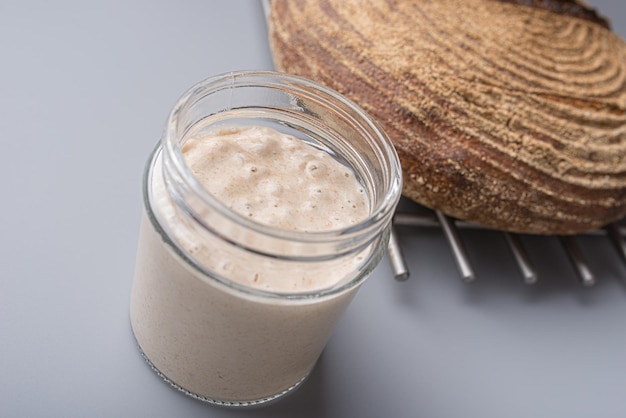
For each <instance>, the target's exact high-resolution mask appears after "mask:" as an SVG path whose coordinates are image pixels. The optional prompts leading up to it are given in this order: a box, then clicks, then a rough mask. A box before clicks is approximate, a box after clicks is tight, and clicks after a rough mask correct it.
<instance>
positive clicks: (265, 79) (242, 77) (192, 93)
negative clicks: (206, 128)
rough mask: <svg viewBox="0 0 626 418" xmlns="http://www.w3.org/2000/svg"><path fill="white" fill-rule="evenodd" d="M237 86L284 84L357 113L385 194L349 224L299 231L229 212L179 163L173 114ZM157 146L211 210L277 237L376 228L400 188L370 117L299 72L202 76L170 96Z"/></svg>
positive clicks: (324, 236)
mask: <svg viewBox="0 0 626 418" xmlns="http://www.w3.org/2000/svg"><path fill="white" fill-rule="evenodd" d="M238 85H245V86H247V87H251V86H253V87H266V88H274V89H281V90H284V89H285V88H286V87H287V88H290V89H293V90H295V91H299V92H306V93H307V94H312V93H313V94H316V95H317V96H319V97H320V98H324V100H325V101H326V102H328V103H330V102H331V101H336V102H337V103H340V104H341V106H345V107H346V108H347V109H348V110H349V111H350V112H353V113H354V114H355V115H357V117H358V120H357V121H356V122H358V123H359V124H360V125H361V126H363V127H366V128H367V129H368V131H369V132H371V133H372V134H373V135H374V136H375V137H376V139H377V140H378V141H379V143H380V144H381V145H382V147H381V149H380V152H381V153H383V154H384V155H383V157H384V158H385V160H386V161H387V164H388V170H389V175H388V176H387V180H388V184H386V185H385V186H386V190H385V194H384V197H383V198H382V199H381V200H380V203H379V204H378V205H376V207H375V208H374V209H373V210H372V211H371V212H370V214H369V215H368V216H367V217H366V218H365V219H363V220H361V221H359V222H357V223H355V224H354V225H350V226H346V227H343V228H338V229H333V230H323V231H307V232H304V231H294V230H286V229H280V228H275V227H272V226H270V225H266V224H263V223H260V222H256V221H254V220H251V219H249V218H248V217H245V216H243V215H242V214H240V213H237V212H235V211H233V210H232V209H230V208H228V207H227V206H226V205H225V204H223V203H222V202H221V201H219V200H218V199H217V198H215V197H214V196H213V195H212V194H211V193H209V192H208V191H207V190H206V188H204V187H203V186H202V185H201V184H200V182H199V181H198V180H197V179H196V178H195V176H194V175H193V173H192V171H191V169H190V168H189V167H188V166H187V165H186V164H185V162H184V159H183V153H182V148H181V146H180V142H179V141H178V140H177V138H178V118H179V115H180V114H181V113H182V112H183V111H184V110H185V108H186V107H187V106H188V105H189V103H191V102H193V101H194V100H196V99H198V98H201V97H204V96H206V95H208V94H210V93H211V92H212V91H215V90H216V89H223V88H233V87H237V86H238ZM344 116H345V115H344ZM162 147H163V149H164V152H165V154H167V155H168V157H169V159H170V161H171V162H172V167H171V168H172V169H173V170H175V171H176V172H177V174H178V175H179V176H181V177H183V178H185V179H187V180H188V181H189V186H190V188H191V189H192V191H193V193H195V194H196V195H197V196H199V197H200V199H201V200H202V201H203V202H204V203H206V204H208V205H210V206H211V207H212V209H214V210H217V211H218V212H219V213H220V216H223V217H224V218H225V219H229V220H231V221H234V222H237V223H239V224H241V225H244V226H245V227H247V228H249V229H250V230H253V231H255V232H257V233H261V234H263V235H266V236H271V237H277V238H280V239H283V240H297V241H299V242H307V243H322V242H328V241H332V240H335V239H336V238H337V237H338V236H342V237H345V236H350V235H355V234H356V235H359V234H362V233H366V231H367V230H371V229H372V228H376V226H377V225H380V223H382V222H385V221H386V220H387V219H388V218H389V217H390V216H391V215H392V212H393V210H394V209H395V206H396V204H397V202H398V199H399V197H400V194H401V190H402V174H401V168H400V161H399V158H398V155H397V153H396V151H395V148H394V146H393V144H392V143H391V141H390V140H389V138H388V137H387V135H386V134H385V132H384V131H383V130H382V128H381V127H380V126H379V125H378V123H376V121H375V120H374V119H372V118H371V117H370V116H369V115H368V114H367V113H366V112H365V111H364V110H363V109H362V108H361V107H360V106H358V105H357V104H356V103H354V102H353V101H351V100H350V99H348V98H347V97H345V96H343V95H341V94H340V93H338V92H336V91H335V90H333V89H331V88H329V87H326V86H324V85H322V84H320V83H317V82H315V81H312V80H309V79H306V78H304V77H300V76H296V75H291V74H286V73H281V72H277V71H270V70H241V71H231V72H228V73H223V74H220V75H216V76H213V77H210V78H207V79H205V80H203V81H200V82H199V83H197V84H195V85H194V86H192V87H191V88H189V89H188V90H187V91H186V92H185V93H184V94H183V95H182V96H181V97H180V98H179V99H178V100H177V101H176V103H175V105H174V107H173V109H172V111H171V112H170V114H169V116H168V118H167V121H166V126H165V131H164V135H163V137H162Z"/></svg>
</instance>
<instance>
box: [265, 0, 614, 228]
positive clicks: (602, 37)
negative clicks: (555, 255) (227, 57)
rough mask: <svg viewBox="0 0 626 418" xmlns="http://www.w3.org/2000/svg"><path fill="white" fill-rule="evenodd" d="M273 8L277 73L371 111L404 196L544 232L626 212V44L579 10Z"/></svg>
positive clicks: (417, 1) (329, 0) (447, 5)
mask: <svg viewBox="0 0 626 418" xmlns="http://www.w3.org/2000/svg"><path fill="white" fill-rule="evenodd" d="M518 3H519V4H518ZM548 3H551V4H553V5H555V7H554V8H553V9H552V10H546V9H545V8H543V7H540V6H541V5H542V4H548ZM271 5H272V9H271V13H270V19H269V32H270V47H271V51H272V56H273V59H274V64H275V66H276V69H277V70H279V71H284V72H288V73H292V74H298V75H301V76H304V77H307V78H310V79H312V80H316V81H318V82H321V83H323V84H326V85H328V86H329V87H331V88H333V89H335V90H337V91H339V92H340V93H343V94H344V95H346V96H347V97H349V98H351V99H352V100H354V101H355V102H356V103H357V104H359V105H360V106H361V107H363V108H364V109H365V110H366V111H367V112H368V113H369V114H370V115H372V116H373V117H374V118H375V119H376V120H377V121H378V122H379V123H380V124H381V125H382V126H383V128H384V129H385V131H386V132H387V134H388V135H389V137H390V138H391V140H392V142H393V143H394V146H395V148H396V150H397V152H398V155H399V157H400V161H401V164H402V169H403V181H404V186H403V194H404V195H405V196H406V197H408V198H410V199H412V200H414V201H416V202H418V203H420V204H423V205H424V206H427V207H429V208H432V209H435V210H440V211H442V212H443V213H445V214H447V215H449V216H452V217H454V218H458V219H463V220H467V221H470V222H475V223H478V224H482V225H486V226H489V227H493V228H496V229H501V230H508V231H514V232H522V233H534V234H574V233H579V232H583V231H586V230H590V229H594V228H598V227H601V226H603V225H605V224H607V223H609V222H612V221H615V220H618V219H620V218H622V217H624V216H625V215H626V44H625V43H624V41H623V40H621V39H620V38H619V37H618V36H617V35H615V34H614V33H612V32H611V31H610V29H609V28H608V23H607V22H606V20H604V19H603V18H601V17H599V16H598V15H596V14H595V13H594V12H593V11H592V10H590V9H588V8H586V7H585V6H584V5H582V4H581V3H577V2H574V1H567V0H551V2H550V1H545V0H543V1H536V0H534V1H533V0H517V1H504V0H503V1H494V0H397V1H393V0H369V1H363V0H272V1H271ZM568 5H569V6H572V5H573V6H575V7H569V6H568ZM565 6H568V7H565ZM569 10H575V11H577V13H578V12H581V10H582V12H581V13H578V15H574V13H570V12H569Z"/></svg>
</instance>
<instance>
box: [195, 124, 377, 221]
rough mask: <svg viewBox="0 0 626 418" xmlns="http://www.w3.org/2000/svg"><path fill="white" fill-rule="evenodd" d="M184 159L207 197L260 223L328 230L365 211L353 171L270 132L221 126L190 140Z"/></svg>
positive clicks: (365, 202)
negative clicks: (208, 193) (213, 198)
mask: <svg viewBox="0 0 626 418" xmlns="http://www.w3.org/2000/svg"><path fill="white" fill-rule="evenodd" d="M183 155H184V158H185V161H186V162H187V165H188V166H189V167H190V168H191V170H192V172H193V174H194V175H195V176H196V178H197V179H198V180H199V181H200V183H201V184H202V185H203V186H204V187H205V188H206V189H207V190H208V191H209V192H211V194H213V195H214V196H215V197H217V198H218V199H219V200H220V201H222V203H224V204H225V205H226V206H228V207H229V208H231V209H233V210H234V211H236V212H238V213H240V214H242V215H244V216H247V217H250V218H251V219H253V220H255V221H257V222H260V223H264V224H268V225H272V226H275V227H277V228H282V229H291V230H298V231H327V230H332V229H338V228H342V227H346V226H349V225H352V224H354V223H356V222H358V221H360V220H363V219H364V218H365V217H366V216H367V213H368V207H367V201H366V199H365V195H364V191H363V188H362V187H361V186H360V185H359V184H358V183H357V181H356V179H355V178H354V173H353V172H352V170H351V169H349V168H347V167H345V166H344V165H342V164H340V163H339V162H337V161H336V160H335V159H333V158H332V157H331V155H330V154H328V153H327V152H324V151H321V150H317V149H315V148H313V147H312V146H309V145H307V144H305V143H303V142H302V141H300V140H298V139H296V138H294V137H292V136H290V135H286V134H282V133H280V132H278V131H276V130H273V129H270V128H266V127H260V126H255V127H245V128H238V127H232V128H223V129H220V130H217V131H214V132H211V133H208V134H206V135H203V136H200V137H192V138H190V139H189V140H187V141H186V142H185V144H184V146H183Z"/></svg>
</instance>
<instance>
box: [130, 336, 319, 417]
mask: <svg viewBox="0 0 626 418" xmlns="http://www.w3.org/2000/svg"><path fill="white" fill-rule="evenodd" d="M133 337H134V333H133ZM135 343H136V345H137V348H138V350H139V353H140V354H141V357H143V359H144V360H145V361H146V363H148V366H150V368H151V369H152V370H153V371H154V372H155V373H156V374H157V376H159V377H160V378H161V379H163V381H165V382H166V383H168V384H169V385H170V386H172V387H173V388H175V389H177V390H179V391H180V392H182V393H184V394H185V395H187V396H190V397H192V398H194V399H197V400H199V401H202V402H205V403H208V404H211V405H217V406H221V407H226V408H253V407H256V406H266V405H269V404H272V403H274V402H275V401H278V400H280V399H282V398H283V397H285V396H286V395H288V394H290V393H292V392H293V391H294V390H295V389H297V388H298V387H300V386H301V385H302V383H304V381H305V380H306V379H307V378H308V377H309V375H310V374H311V372H309V373H307V374H306V375H305V376H304V377H303V378H302V379H300V380H299V381H297V382H296V383H295V384H293V385H292V386H290V387H288V388H287V389H285V390H283V391H281V392H279V393H276V394H274V395H270V396H266V397H264V398H261V399H254V400H249V401H227V400H220V399H213V398H209V397H206V396H202V395H198V394H197V393H194V392H191V391H189V390H187V389H185V388H184V387H182V386H180V385H179V384H178V383H176V382H174V381H172V380H171V379H170V378H168V377H167V376H166V375H165V374H163V372H161V371H160V370H159V369H158V368H157V367H156V366H155V365H154V363H152V361H150V359H149V358H148V356H147V355H146V353H144V351H143V349H142V348H141V346H140V345H139V342H138V341H137V339H136V338H135ZM314 367H315V366H314Z"/></svg>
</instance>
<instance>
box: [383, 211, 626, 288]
mask: <svg viewBox="0 0 626 418" xmlns="http://www.w3.org/2000/svg"><path fill="white" fill-rule="evenodd" d="M397 227H410V228H416V229H420V228H422V229H423V228H439V229H441V231H442V232H443V234H444V235H445V238H446V240H447V242H448V244H449V247H450V252H451V254H452V256H453V258H454V261H455V263H456V266H457V268H458V271H459V275H460V277H461V279H462V280H463V281H464V282H467V283H471V282H473V281H474V280H475V279H476V274H475V272H474V268H473V267H472V263H471V260H470V258H469V257H468V252H467V250H466V247H465V243H464V241H463V238H462V234H461V233H460V232H459V230H461V229H477V230H484V231H488V230H489V231H496V232H498V233H501V234H503V235H504V237H505V239H506V242H507V244H508V246H509V249H510V250H511V253H512V255H513V258H514V259H515V262H516V263H517V266H518V268H519V270H520V273H521V275H522V277H523V278H524V282H525V283H527V284H529V285H532V284H534V283H536V282H537V280H538V279H539V277H538V274H537V270H536V269H535V268H534V265H533V262H532V259H531V258H530V257H529V255H528V251H527V250H526V248H525V246H524V244H523V240H522V235H520V234H514V233H510V232H505V231H497V230H494V229H490V228H487V227H484V226H481V225H477V224H473V223H469V222H463V221H459V220H456V219H453V218H451V217H449V216H447V215H444V214H443V213H441V212H438V211H431V210H428V209H426V208H422V210H420V211H419V212H402V211H397V212H396V214H395V216H394V220H393V227H392V231H391V238H390V241H389V248H388V251H387V253H388V256H389V261H390V264H391V268H392V270H393V274H394V277H395V278H396V280H400V281H403V280H407V279H408V278H409V275H410V272H409V269H408V266H407V263H406V260H405V257H404V254H403V251H402V247H401V245H400V241H401V239H400V237H399V235H398V228H397ZM585 235H592V236H604V237H606V239H609V240H610V241H611V243H612V244H613V247H614V248H615V249H616V251H617V252H618V253H619V255H620V256H621V259H622V261H623V262H624V263H626V243H625V241H624V237H625V236H626V224H625V221H624V220H621V221H618V222H614V223H611V224H609V225H607V226H606V227H604V228H602V229H595V230H592V231H588V232H586V233H584V234H579V235H566V236H558V239H559V241H560V243H561V245H562V247H563V251H564V252H565V254H567V256H568V258H569V260H570V262H571V263H572V267H573V268H574V270H575V271H576V273H577V275H578V278H579V279H580V282H581V284H583V285H584V286H593V285H594V284H595V283H596V278H595V276H594V274H593V272H592V271H591V269H590V268H589V263H588V262H587V260H586V257H585V255H584V253H583V251H582V250H581V248H580V246H579V244H578V241H577V239H578V237H580V236H585Z"/></svg>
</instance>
